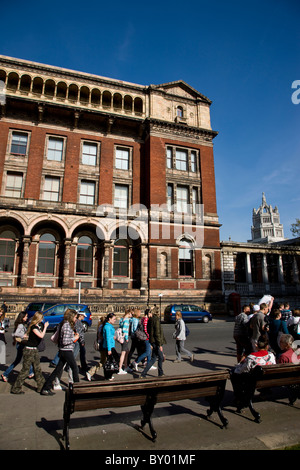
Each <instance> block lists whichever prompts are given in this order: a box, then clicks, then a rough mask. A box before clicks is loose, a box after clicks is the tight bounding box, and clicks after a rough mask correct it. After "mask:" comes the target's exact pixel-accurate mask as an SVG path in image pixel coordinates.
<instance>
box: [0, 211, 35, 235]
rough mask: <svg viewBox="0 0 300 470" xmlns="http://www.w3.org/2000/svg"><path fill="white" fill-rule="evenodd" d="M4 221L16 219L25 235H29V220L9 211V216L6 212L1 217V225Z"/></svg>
mask: <svg viewBox="0 0 300 470" xmlns="http://www.w3.org/2000/svg"><path fill="white" fill-rule="evenodd" d="M3 219H15V220H16V221H17V222H18V223H19V224H20V225H21V226H22V228H23V233H24V235H29V233H27V226H28V220H26V219H25V217H23V216H22V215H21V214H18V213H17V212H13V211H9V213H8V214H6V213H5V212H4V213H2V214H1V215H0V224H1V220H3Z"/></svg>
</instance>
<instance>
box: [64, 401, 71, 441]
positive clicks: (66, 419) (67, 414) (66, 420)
mask: <svg viewBox="0 0 300 470" xmlns="http://www.w3.org/2000/svg"><path fill="white" fill-rule="evenodd" d="M69 423H70V411H69V407H68V404H67V403H66V402H65V404H64V429H63V437H64V440H65V449H66V450H70V440H69Z"/></svg>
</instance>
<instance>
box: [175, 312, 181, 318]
mask: <svg viewBox="0 0 300 470" xmlns="http://www.w3.org/2000/svg"><path fill="white" fill-rule="evenodd" d="M176 316H178V317H179V318H182V313H181V311H180V310H177V312H176V313H175V317H176Z"/></svg>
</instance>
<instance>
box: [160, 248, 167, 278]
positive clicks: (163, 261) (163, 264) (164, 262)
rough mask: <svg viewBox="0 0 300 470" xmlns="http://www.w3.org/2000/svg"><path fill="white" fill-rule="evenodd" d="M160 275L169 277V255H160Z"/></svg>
mask: <svg viewBox="0 0 300 470" xmlns="http://www.w3.org/2000/svg"><path fill="white" fill-rule="evenodd" d="M160 275H161V277H168V255H167V253H161V254H160Z"/></svg>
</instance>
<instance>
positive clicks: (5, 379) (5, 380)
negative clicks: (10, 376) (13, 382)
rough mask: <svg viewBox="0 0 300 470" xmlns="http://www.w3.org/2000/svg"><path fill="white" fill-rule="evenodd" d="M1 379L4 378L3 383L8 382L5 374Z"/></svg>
mask: <svg viewBox="0 0 300 470" xmlns="http://www.w3.org/2000/svg"><path fill="white" fill-rule="evenodd" d="M1 378H2V380H3V382H7V377H6V376H5V375H4V374H2V375H1Z"/></svg>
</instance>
